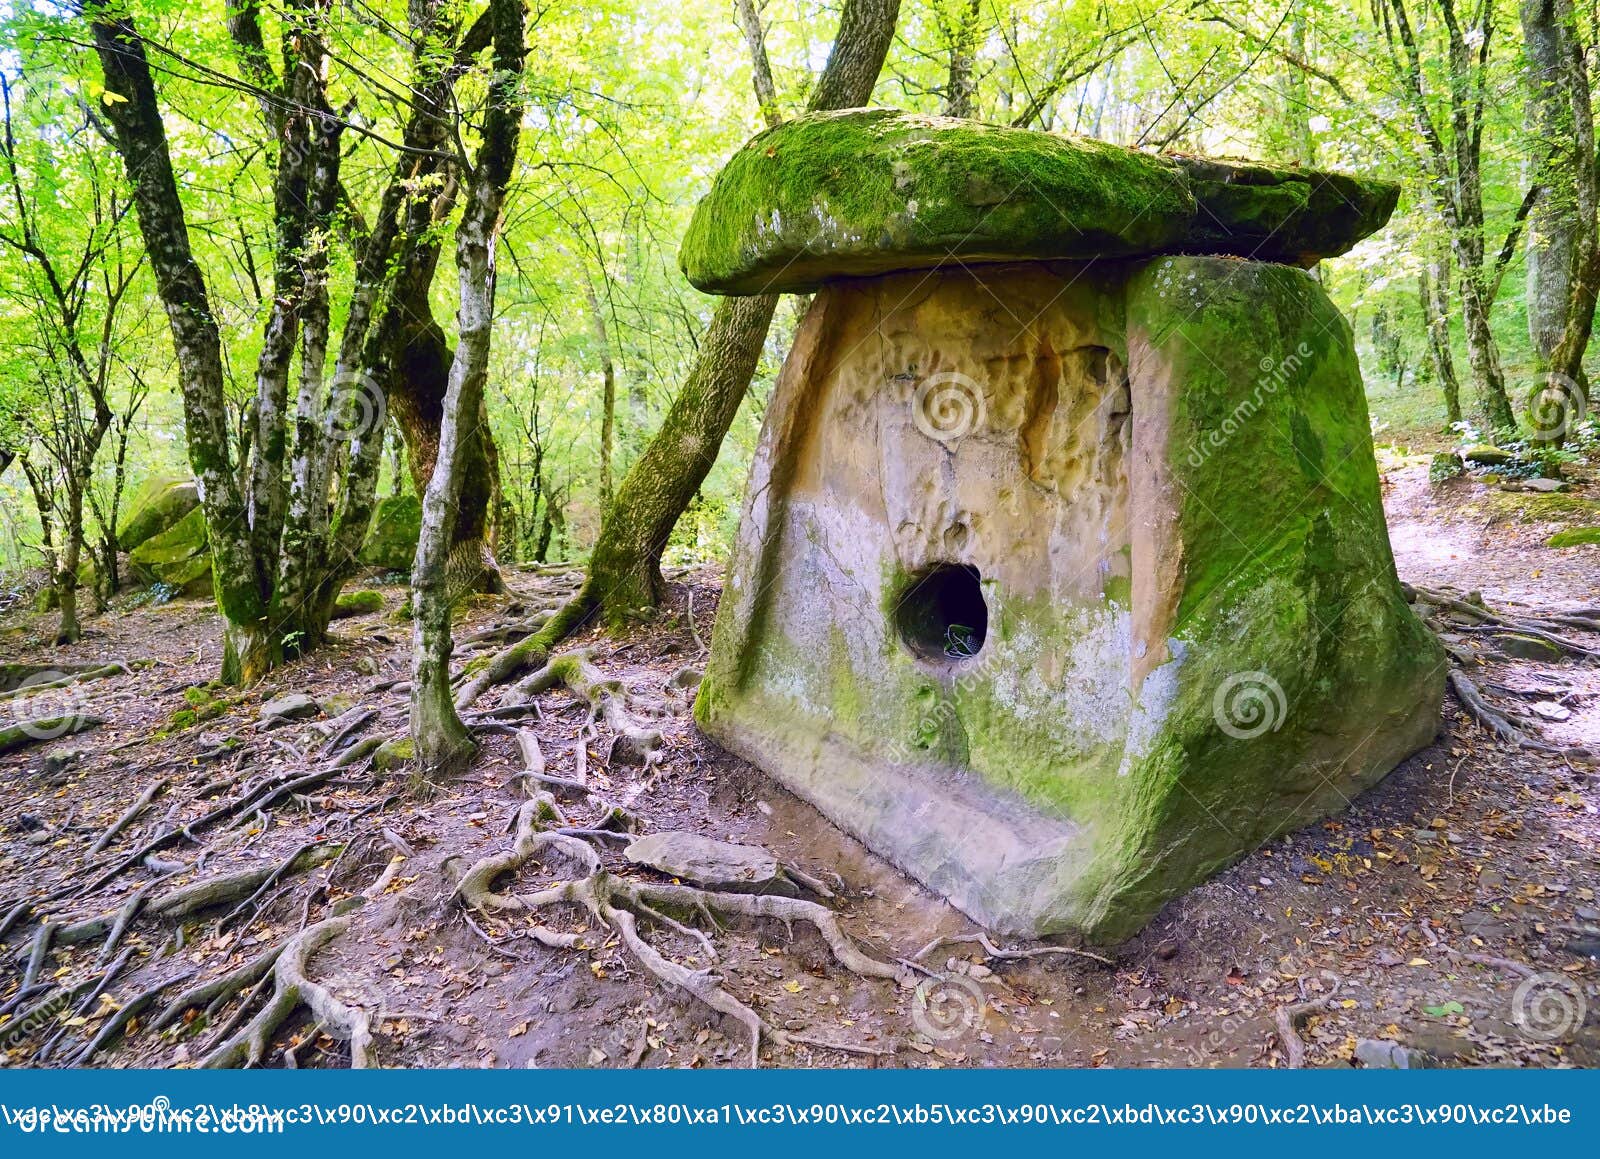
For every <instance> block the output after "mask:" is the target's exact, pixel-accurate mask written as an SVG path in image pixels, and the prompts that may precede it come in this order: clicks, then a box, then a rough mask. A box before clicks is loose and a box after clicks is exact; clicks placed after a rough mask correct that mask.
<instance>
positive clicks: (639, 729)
mask: <svg viewBox="0 0 1600 1159" xmlns="http://www.w3.org/2000/svg"><path fill="white" fill-rule="evenodd" d="M589 655H590V653H589V651H588V649H586V648H578V649H574V650H573V651H571V652H564V653H562V654H561V655H559V656H552V657H551V658H550V659H549V660H548V661H547V662H546V663H545V665H544V667H542V668H540V669H539V670H538V671H537V672H535V673H534V674H533V675H531V676H529V677H528V678H527V679H525V680H523V681H522V682H521V683H520V684H518V685H517V691H518V692H519V693H521V694H522V695H524V696H536V695H538V694H539V693H541V692H547V691H549V690H550V689H552V688H554V687H556V685H558V684H559V685H564V686H565V687H566V689H567V691H569V692H571V693H572V695H573V696H575V697H577V698H578V699H579V700H581V701H586V702H587V703H588V705H589V717H590V721H589V725H588V726H586V730H585V731H588V730H589V729H591V728H592V726H593V722H594V721H595V719H597V718H603V719H604V720H605V722H606V727H608V728H609V729H610V730H611V748H610V749H609V750H608V752H607V754H606V762H607V763H608V764H611V763H621V764H628V765H640V766H643V767H644V768H645V769H646V770H648V769H651V768H654V767H655V766H656V765H657V764H659V763H660V762H661V759H662V757H663V756H664V755H665V753H664V751H663V750H664V747H665V744H666V741H665V739H664V738H663V737H662V735H661V731H660V730H659V729H654V728H646V727H644V726H642V725H641V724H639V722H638V721H637V720H636V719H635V716H634V711H635V710H638V709H640V708H641V707H642V708H643V710H644V711H645V712H646V713H649V714H652V715H658V716H660V715H667V714H668V712H669V711H670V710H669V709H668V708H667V707H666V705H665V704H664V703H663V702H661V701H660V700H655V699H651V698H648V697H640V696H637V695H634V694H631V693H629V692H628V691H627V690H625V689H624V688H623V686H622V682H621V681H620V680H613V679H609V678H607V677H606V676H605V675H603V674H602V673H601V672H600V670H599V669H598V668H596V667H595V666H594V665H593V664H591V663H590V662H589ZM583 742H584V737H583V736H582V735H581V734H580V736H579V738H578V743H579V746H580V747H581V746H582V745H583Z"/></svg>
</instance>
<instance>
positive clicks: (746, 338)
mask: <svg viewBox="0 0 1600 1159" xmlns="http://www.w3.org/2000/svg"><path fill="white" fill-rule="evenodd" d="M777 305H778V295H776V294H762V295H759V296H757V297H753V298H722V299H720V300H719V301H718V302H717V308H716V311H715V312H714V313H713V314H712V315H711V325H710V327H709V328H707V330H706V334H705V337H704V338H703V339H702V340H701V343H700V351H699V353H698V354H697V355H696V357H695V361H694V366H693V368H692V369H691V370H690V371H689V378H688V381H686V382H685V383H684V384H683V389H682V390H681V391H680V392H679V393H678V397H677V398H675V399H673V401H672V407H671V408H670V409H669V410H668V411H667V416H666V418H665V419H664V420H663V421H662V423H661V429H660V431H658V432H657V433H656V437H655V438H653V439H651V440H650V445H649V446H648V447H646V448H645V450H644V454H642V455H641V456H640V457H639V461H638V462H636V463H635V464H634V465H633V469H632V470H631V471H629V472H628V475H627V477H626V478H625V479H624V480H623V481H622V488H621V490H620V491H618V492H617V497H616V499H615V500H614V501H613V502H612V504H611V506H610V507H609V508H608V509H607V510H606V518H605V524H604V526H603V527H602V528H601V530H600V539H599V541H598V542H597V543H596V544H595V548H594V553H593V554H592V555H591V556H590V557H589V577H588V581H587V583H586V584H585V585H584V586H585V589H586V590H587V592H588V598H589V599H591V600H592V601H594V602H596V603H598V604H599V605H600V606H601V607H602V608H604V610H605V614H606V618H607V620H608V621H609V622H610V623H611V624H613V625H617V624H620V623H621V622H622V621H624V620H625V619H626V618H627V617H629V616H631V615H636V614H637V613H639V612H641V611H644V610H646V609H649V608H654V607H655V606H656V605H657V604H659V603H660V602H661V596H662V592H663V590H664V587H663V583H662V579H661V553H662V551H663V550H664V549H665V548H666V546H667V539H668V538H669V537H670V536H671V535H672V529H673V527H674V526H676V524H677V522H678V517H679V516H680V515H682V514H683V512H684V510H685V508H687V507H688V506H689V501H690V500H691V499H693V498H694V493H695V492H696V491H698V490H699V489H700V484H701V483H703V482H705V478H706V475H707V474H709V473H710V471H711V467H712V464H714V463H715V462H716V460H717V452H718V450H720V448H721V446H722V439H723V436H724V435H726V434H727V432H728V428H729V427H730V426H732V425H733V419H734V416H735V415H736V414H738V413H739V406H740V404H741V403H742V402H743V401H744V395H745V389H746V388H747V387H748V386H749V385H750V379H751V376H752V375H753V374H754V373H755V369H756V362H757V360H758V359H759V358H760V357H761V345H762V343H763V342H764V341H765V340H766V337H767V328H768V326H770V325H771V323H772V313H773V310H774V309H776V308H777Z"/></svg>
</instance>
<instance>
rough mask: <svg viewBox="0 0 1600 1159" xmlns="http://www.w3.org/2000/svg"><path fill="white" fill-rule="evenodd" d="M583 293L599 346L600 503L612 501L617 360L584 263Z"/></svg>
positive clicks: (615, 431) (605, 504)
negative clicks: (600, 387) (613, 354)
mask: <svg viewBox="0 0 1600 1159" xmlns="http://www.w3.org/2000/svg"><path fill="white" fill-rule="evenodd" d="M583 289H584V297H585V298H586V299H587V301H588V303H589V325H590V328H591V329H592V330H593V331H594V340H595V344H596V345H597V346H599V347H600V378H601V384H602V389H601V402H600V505H601V507H602V509H603V508H605V507H607V506H610V504H611V459H612V450H613V448H614V446H615V444H616V439H617V364H616V363H615V362H614V361H613V360H612V357H611V334H610V332H609V330H608V329H607V327H606V316H605V311H604V308H603V304H602V303H601V301H600V295H598V294H597V293H595V288H594V279H593V278H591V277H590V276H589V270H588V268H587V267H585V268H584V271H583Z"/></svg>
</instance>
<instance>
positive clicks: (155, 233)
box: [84, 0, 266, 681]
mask: <svg viewBox="0 0 1600 1159" xmlns="http://www.w3.org/2000/svg"><path fill="white" fill-rule="evenodd" d="M84 11H85V13H86V14H87V15H88V16H89V18H90V27H91V31H92V34H93V37H94V44H95V51H96V54H97V55H98V56H99V59H100V67H101V70H102V72H103V73H104V78H105V88H106V91H107V93H108V94H110V97H111V98H112V99H108V100H107V101H105V102H103V103H102V104H103V107H102V112H103V115H104V116H105V118H106V119H107V120H108V121H109V122H110V123H111V129H112V135H113V137H114V139H115V141H116V145H117V152H118V153H120V154H121V155H122V159H123V163H124V165H125V166H126V167H127V171H128V177H129V180H130V181H131V182H132V184H133V200H134V208H135V211H136V213H137V215H138V220H139V230H140V233H141V234H142V235H143V236H144V240H145V247H146V250H147V252H148V254H149V258H150V266H151V269H152V271H153V272H154V274H155V278H156V288H157V292H158V293H159V294H160V296H161V301H162V305H163V306H164V307H165V308H166V312H167V322H168V325H169V326H170V327H171V330H172V335H173V341H174V346H175V347H176V350H177V356H178V375H179V382H180V383H181V384H182V391H181V394H182V400H183V415H184V429H185V441H186V443H187V445H188V451H189V465H190V467H191V469H192V470H193V471H194V474H195V478H196V479H197V480H198V481H199V484H200V496H201V503H202V505H203V507H204V509H205V515H206V525H207V529H208V535H209V538H210V547H211V567H212V574H213V576H214V578H215V588H216V595H217V607H218V609H219V610H220V611H221V612H222V615H223V618H224V619H225V620H226V621H227V623H228V625H229V629H230V630H229V631H228V632H226V633H225V636H226V637H228V638H229V639H230V640H232V639H234V638H235V637H238V636H239V635H240V634H241V633H242V634H245V635H249V634H251V633H255V634H259V633H260V631H261V629H262V627H263V617H264V614H265V612H266V607H265V602H264V601H263V599H262V597H261V592H260V589H259V586H258V584H257V575H256V570H255V561H254V553H253V552H252V550H251V542H250V521H249V519H248V512H247V510H246V507H245V503H244V500H243V496H242V494H241V492H240V489H239V485H238V479H237V475H236V473H235V468H234V464H233V463H232V461H231V459H230V456H229V442H228V434H229V431H228V408H227V401H226V396H225V394H224V391H223V385H224V376H223V370H222V347H221V339H220V335H219V332H218V328H217V322H216V317H215V315H214V314H213V313H212V310H211V301H210V297H209V295H208V293H207V291H206V286H205V280H204V278H203V277H202V276H201V273H200V266H199V264H198V263H197V262H196V261H195V259H194V254H193V251H192V250H191V248H190V245H189V229H188V225H187V223H186V222H185V220H184V216H183V203H182V200H181V199H180V198H179V196H178V186H177V179H176V177H175V175H174V173H173V169H172V158H171V155H170V153H169V151H168V147H167V132H166V126H165V125H164V124H163V123H162V120H161V110H160V107H159V105H158V103H157V101H156V90H155V83H154V81H153V80H152V78H151V75H150V63H149V60H148V59H147V57H146V55H145V48H144V40H143V38H141V37H140V35H139V33H138V30H137V28H136V27H135V25H134V22H133V20H132V19H131V18H128V17H113V16H111V15H110V14H109V13H108V12H107V9H106V6H105V5H104V4H103V3H101V2H99V0H90V2H86V3H85V4H84ZM260 656H261V650H260V649H259V648H250V649H247V651H246V654H245V655H242V656H241V655H239V654H237V653H233V654H231V659H230V656H226V655H225V657H224V662H223V677H224V679H233V680H235V681H237V680H241V679H244V680H252V679H255V678H256V677H258V676H260V675H261V674H262V672H261V670H259V669H257V668H256V667H254V665H255V664H256V663H258V662H259V659H260Z"/></svg>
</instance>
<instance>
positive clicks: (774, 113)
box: [734, 0, 783, 128]
mask: <svg viewBox="0 0 1600 1159" xmlns="http://www.w3.org/2000/svg"><path fill="white" fill-rule="evenodd" d="M734 11H735V12H737V13H738V16H739V30H740V31H741V32H743V33H744V42H745V45H746V47H747V48H749V50H750V84H751V87H753V88H754V89H755V90H756V104H757V105H758V106H760V109H761V116H762V119H764V120H765V121H766V122H767V127H768V128H774V127H776V126H778V125H781V124H783V113H782V112H781V111H780V110H779V108H778V87H777V86H776V85H775V84H773V83H772V64H771V62H770V61H768V59H767V37H766V33H764V32H763V31H762V30H761V14H760V13H759V12H757V11H756V5H755V0H734Z"/></svg>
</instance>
